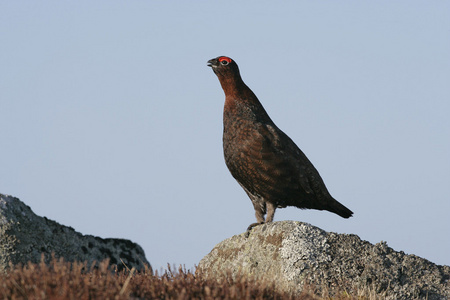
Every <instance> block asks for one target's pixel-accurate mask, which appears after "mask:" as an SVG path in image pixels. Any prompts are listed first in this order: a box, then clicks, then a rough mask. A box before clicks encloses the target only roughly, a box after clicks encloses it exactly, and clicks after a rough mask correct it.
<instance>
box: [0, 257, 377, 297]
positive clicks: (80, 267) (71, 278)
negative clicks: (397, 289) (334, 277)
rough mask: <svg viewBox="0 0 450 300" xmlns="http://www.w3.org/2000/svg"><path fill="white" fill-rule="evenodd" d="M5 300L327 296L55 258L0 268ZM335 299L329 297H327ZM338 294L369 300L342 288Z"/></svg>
mask: <svg viewBox="0 0 450 300" xmlns="http://www.w3.org/2000/svg"><path fill="white" fill-rule="evenodd" d="M0 296H1V298H2V299H323V298H322V297H318V296H315V295H314V293H313V291H312V290H311V289H310V293H307V292H304V293H302V295H299V296H297V297H294V296H292V295H287V294H283V293H277V292H275V291H274V286H272V285H269V284H262V283H259V282H254V281H251V280H248V279H245V278H239V279H236V280H230V279H229V280H224V281H222V282H216V281H213V280H204V279H202V275H201V274H193V273H192V272H190V271H186V270H185V269H182V268H180V269H179V270H178V271H176V272H174V271H172V270H171V268H170V267H169V268H168V270H167V271H165V273H164V274H162V275H158V274H154V273H153V272H152V270H151V269H149V268H147V269H146V270H145V271H143V272H135V270H134V269H131V270H124V271H117V270H116V269H113V268H110V267H109V265H108V261H104V262H102V263H100V264H97V265H91V266H88V265H87V264H86V263H78V262H75V263H68V262H64V261H63V260H61V259H60V260H57V259H53V261H52V262H51V263H50V264H49V265H46V264H45V263H43V262H41V263H40V264H31V263H29V264H27V265H25V266H10V269H9V270H8V271H7V272H6V273H0ZM325 298H328V299H330V298H329V297H325ZM335 299H368V298H367V297H362V298H361V297H352V296H349V295H347V294H345V293H341V294H340V295H339V296H338V297H336V298H335Z"/></svg>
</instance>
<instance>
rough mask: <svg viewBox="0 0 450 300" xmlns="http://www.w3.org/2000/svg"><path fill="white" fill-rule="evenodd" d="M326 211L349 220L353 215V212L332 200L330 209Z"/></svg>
mask: <svg viewBox="0 0 450 300" xmlns="http://www.w3.org/2000/svg"><path fill="white" fill-rule="evenodd" d="M328 210H329V211H331V212H334V213H335V214H338V215H340V216H341V217H343V218H346V219H348V218H350V217H351V216H352V215H353V212H352V211H351V210H350V209H348V208H347V207H345V206H344V205H342V204H341V203H339V202H338V201H336V200H334V201H333V202H332V203H331V205H330V208H329V209H328Z"/></svg>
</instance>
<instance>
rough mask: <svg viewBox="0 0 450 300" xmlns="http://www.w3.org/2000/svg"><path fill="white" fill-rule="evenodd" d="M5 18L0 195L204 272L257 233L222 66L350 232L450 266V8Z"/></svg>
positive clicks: (261, 7) (335, 6)
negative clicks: (227, 116) (209, 261)
mask: <svg viewBox="0 0 450 300" xmlns="http://www.w3.org/2000/svg"><path fill="white" fill-rule="evenodd" d="M274 3H275V2H273V1H226V2H221V1H110V0H108V1H5V0H3V1H0V43H1V47H0V54H1V55H0V112H1V117H0V149H1V155H0V166H1V167H0V192H1V193H5V194H10V195H13V196H16V197H19V198H20V199H21V200H22V201H24V202H25V203H26V204H28V205H30V206H31V208H32V209H33V210H34V212H35V213H36V214H38V215H41V216H46V217H48V218H50V219H53V220H56V221H57V222H59V223H61V224H64V225H68V226H72V227H74V228H75V229H76V230H77V231H80V232H81V233H83V234H93V235H97V236H100V237H104V238H106V237H116V238H127V239H131V240H132V241H134V242H137V243H139V244H140V245H141V246H142V247H143V248H144V250H145V252H146V255H147V258H148V260H149V261H150V262H151V263H152V265H153V267H154V268H156V269H159V268H161V267H165V266H166V264H167V263H170V264H177V265H178V264H185V265H186V267H188V268H191V267H193V266H194V264H197V263H198V262H199V261H200V259H201V258H202V257H203V256H204V255H206V254H207V253H208V252H209V251H210V250H211V249H212V248H213V247H214V245H216V244H217V243H219V242H220V241H222V240H224V239H226V238H229V237H231V236H233V235H235V234H239V233H241V232H243V231H244V230H245V229H246V228H247V226H248V225H249V224H250V223H252V222H254V211H253V208H252V205H251V202H250V200H249V199H248V197H247V195H246V194H245V193H244V191H243V190H242V189H241V187H240V186H239V185H238V184H237V183H236V182H235V181H234V179H233V178H232V177H231V175H230V174H229V173H228V170H227V169H226V166H225V163H224V160H223V154H222V141H221V139H222V108H223V101H224V95H223V92H222V90H221V88H220V85H219V82H218V80H217V78H216V76H215V75H214V74H213V72H212V71H211V70H210V68H208V67H207V66H206V62H207V60H209V59H210V58H213V57H216V56H219V55H227V56H230V57H232V58H233V59H234V60H236V61H237V63H238V64H239V67H240V69H241V74H242V77H243V79H244V81H245V82H246V83H247V85H249V86H250V88H251V89H252V90H253V91H254V92H255V93H256V95H257V96H258V97H259V99H260V101H261V102H262V103H263V105H264V106H265V108H266V110H267V111H268V113H269V114H270V116H271V117H272V119H273V120H274V121H275V123H276V124H277V125H278V126H279V127H280V128H281V129H282V130H283V131H285V132H286V133H287V134H288V135H289V136H290V137H291V138H292V139H293V140H294V141H295V142H296V143H297V145H298V146H299V147H300V148H301V149H302V150H303V151H304V152H305V153H306V155H307V156H308V157H309V158H310V160H311V161H312V162H313V164H314V165H315V166H316V168H317V169H318V170H319V172H320V173H321V175H322V177H323V179H324V180H325V183H326V184H327V186H328V188H329V190H330V192H331V193H332V195H333V196H334V197H335V198H336V199H338V200H339V201H340V202H341V203H343V204H344V205H346V206H347V207H349V208H350V209H351V210H353V212H354V217H353V218H351V219H348V220H346V219H342V218H340V217H339V216H337V215H335V214H332V213H329V212H320V211H313V210H299V209H296V208H286V209H282V210H278V211H277V213H276V214H275V220H276V221H279V220H298V221H305V222H308V223H311V224H313V225H315V226H318V227H320V228H322V229H324V230H327V231H334V232H338V233H347V234H357V235H358V236H359V237H360V238H362V239H363V240H367V241H369V242H371V243H377V242H380V241H387V243H388V245H389V246H391V247H392V248H394V249H395V250H403V251H405V252H406V253H410V254H416V255H419V256H421V257H424V258H427V259H429V260H431V261H432V262H435V263H438V264H447V265H450V255H449V253H450V238H449V236H450V234H449V232H450V216H449V215H450V201H449V200H450V197H449V187H450V155H449V154H450V118H449V113H450V2H448V1H345V2H344V1H284V2H282V3H281V2H277V3H276V4H274Z"/></svg>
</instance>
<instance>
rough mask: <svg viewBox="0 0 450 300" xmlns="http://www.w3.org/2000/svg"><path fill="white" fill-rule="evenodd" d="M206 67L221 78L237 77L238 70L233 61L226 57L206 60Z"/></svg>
mask: <svg viewBox="0 0 450 300" xmlns="http://www.w3.org/2000/svg"><path fill="white" fill-rule="evenodd" d="M208 67H211V68H212V70H213V71H214V73H215V74H216V75H217V76H219V77H221V76H223V77H234V76H236V75H239V68H238V66H237V64H236V62H235V61H234V60H232V59H231V58H229V57H227V56H219V57H216V58H213V59H210V60H208Z"/></svg>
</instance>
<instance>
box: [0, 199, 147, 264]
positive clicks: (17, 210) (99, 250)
mask: <svg viewBox="0 0 450 300" xmlns="http://www.w3.org/2000/svg"><path fill="white" fill-rule="evenodd" d="M52 253H54V255H55V257H57V258H64V260H65V261H70V262H72V261H80V262H84V261H87V262H88V264H91V263H92V262H93V261H97V262H100V261H103V260H105V259H109V260H110V264H113V265H117V267H118V269H119V270H120V269H122V268H125V267H127V268H130V269H131V268H132V267H134V268H136V269H137V270H141V269H144V267H145V265H147V266H150V264H149V263H148V261H147V259H146V258H145V254H144V250H143V249H142V248H141V247H140V246H139V245H138V244H136V243H133V242H131V241H129V240H125V239H113V238H109V239H102V238H99V237H95V236H92V235H82V234H81V233H79V232H76V231H75V230H74V229H73V228H71V227H67V226H64V225H61V224H58V223H57V222H55V221H52V220H49V219H47V218H46V217H40V216H37V215H36V214H34V213H33V211H32V210H31V209H30V207H29V206H27V205H25V204H24V203H23V202H22V201H20V200H19V199H17V198H14V197H11V196H7V195H3V194H0V270H1V269H2V268H3V269H4V268H5V267H6V266H7V265H8V263H9V262H11V263H13V264H18V263H23V264H26V263H27V262H28V261H31V262H33V263H38V262H40V261H41V255H42V254H43V255H44V258H45V260H46V261H47V262H48V261H50V259H51V256H52Z"/></svg>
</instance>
